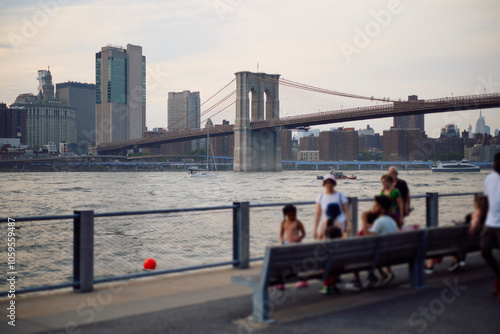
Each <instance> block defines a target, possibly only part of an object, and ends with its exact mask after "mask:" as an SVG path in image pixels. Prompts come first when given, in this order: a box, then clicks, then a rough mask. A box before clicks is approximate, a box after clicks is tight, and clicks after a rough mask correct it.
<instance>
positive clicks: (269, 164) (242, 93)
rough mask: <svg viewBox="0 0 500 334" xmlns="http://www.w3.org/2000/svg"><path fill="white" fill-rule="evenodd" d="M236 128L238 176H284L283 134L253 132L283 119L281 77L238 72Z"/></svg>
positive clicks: (235, 147) (235, 141) (267, 129)
mask: <svg viewBox="0 0 500 334" xmlns="http://www.w3.org/2000/svg"><path fill="white" fill-rule="evenodd" d="M235 75H236V121H235V124H234V167H233V170H234V171H235V172H281V131H280V130H279V129H269V128H266V129H255V130H254V129H252V125H251V122H256V121H264V120H267V121H269V120H271V119H279V109H280V107H279V77H280V75H279V74H266V73H252V72H238V73H235Z"/></svg>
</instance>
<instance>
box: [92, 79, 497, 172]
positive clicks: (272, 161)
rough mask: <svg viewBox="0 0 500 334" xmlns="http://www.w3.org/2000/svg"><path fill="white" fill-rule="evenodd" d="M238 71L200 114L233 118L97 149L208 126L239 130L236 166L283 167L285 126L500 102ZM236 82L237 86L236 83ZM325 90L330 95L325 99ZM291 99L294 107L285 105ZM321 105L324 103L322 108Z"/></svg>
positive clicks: (134, 145) (196, 133) (180, 137)
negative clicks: (348, 89)
mask: <svg viewBox="0 0 500 334" xmlns="http://www.w3.org/2000/svg"><path fill="white" fill-rule="evenodd" d="M235 75H236V78H235V79H233V80H232V81H231V82H229V83H228V84H227V85H225V86H224V87H223V88H222V89H220V90H219V91H218V92H217V93H216V94H214V95H213V96H211V97H210V98H209V99H208V100H206V101H205V102H204V103H203V104H202V106H203V105H207V106H206V107H205V110H204V111H203V112H202V113H201V114H200V115H201V117H204V118H205V120H206V119H208V118H210V117H214V116H216V115H218V114H220V113H222V112H224V111H227V110H229V109H230V108H232V110H236V115H235V121H234V124H229V125H220V126H216V127H212V128H209V129H201V130H187V131H175V132H174V131H172V132H166V133H162V134H158V135H155V136H151V137H146V138H139V139H133V140H127V141H121V142H113V143H104V144H100V145H99V146H98V147H97V152H98V154H124V153H125V152H127V151H128V150H132V149H133V150H134V151H137V150H139V149H141V148H146V147H150V148H151V147H158V146H159V145H162V144H167V143H175V142H182V141H189V140H194V139H201V138H205V137H207V131H209V135H210V137H217V136H227V135H234V136H235V137H234V140H235V142H234V171H279V170H281V147H280V133H281V130H283V129H293V128H297V127H302V126H313V125H321V124H332V123H343V122H350V121H360V120H367V119H375V118H384V117H394V116H405V115H416V114H432V113H442V112H454V111H460V110H475V109H487V108H498V107H500V94H481V95H467V96H454V97H444V98H438V99H430V100H419V99H416V98H415V99H409V100H406V101H401V100H392V99H390V98H388V97H383V98H380V97H379V98H377V97H373V96H370V97H369V96H362V95H355V94H349V93H343V92H338V91H332V90H328V89H323V88H319V87H314V86H310V85H305V84H301V83H298V82H294V81H291V80H287V79H283V78H280V75H279V74H266V73H252V72H238V73H236V74H235ZM235 84H236V87H235V89H232V88H233V87H234V85H235ZM283 89H286V90H288V91H292V92H293V95H294V96H298V97H299V99H301V100H300V101H297V100H296V99H295V100H294V98H287V99H283V98H281V99H280V91H281V90H283ZM325 96H327V97H330V99H325V98H324V97H325ZM208 102H210V103H211V105H210V106H208V104H207V103H208ZM329 103H331V104H332V105H333V107H332V108H329V105H328V104H329ZM287 104H292V105H293V107H288V106H286V107H283V105H287ZM318 105H321V107H320V108H318V107H317V106H318ZM280 106H281V108H280ZM311 109H316V110H318V109H319V111H316V110H315V111H311ZM283 114H285V115H283ZM289 114H291V115H289Z"/></svg>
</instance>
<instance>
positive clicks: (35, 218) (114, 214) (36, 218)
mask: <svg viewBox="0 0 500 334" xmlns="http://www.w3.org/2000/svg"><path fill="white" fill-rule="evenodd" d="M474 194H475V193H460V194H440V195H439V196H440V197H441V196H442V197H451V196H467V195H474ZM426 197H428V195H415V196H411V198H426ZM358 201H359V202H369V201H372V199H371V198H360V199H358ZM287 204H293V205H311V204H315V202H313V201H306V202H283V203H269V204H251V205H250V207H251V208H258V207H273V206H283V205H287ZM236 207H237V206H236V205H223V206H212V207H201V208H184V209H182V208H181V209H165V210H145V211H123V212H103V213H95V214H94V217H96V218H99V217H101V218H102V217H117V216H137V215H153V214H165V213H177V212H193V211H212V210H228V209H234V208H236ZM77 217H78V215H60V216H33V217H18V218H15V217H10V219H14V220H15V221H16V222H27V221H45V220H64V219H74V218H77ZM8 221H9V218H0V223H7V222H8Z"/></svg>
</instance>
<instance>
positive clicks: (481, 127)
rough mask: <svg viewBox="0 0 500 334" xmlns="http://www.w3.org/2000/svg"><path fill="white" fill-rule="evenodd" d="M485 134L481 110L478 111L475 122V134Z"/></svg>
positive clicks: (484, 122)
mask: <svg viewBox="0 0 500 334" xmlns="http://www.w3.org/2000/svg"><path fill="white" fill-rule="evenodd" d="M485 132H486V121H485V120H484V116H483V113H482V111H481V110H479V118H478V119H477V122H476V133H480V134H484V133H485Z"/></svg>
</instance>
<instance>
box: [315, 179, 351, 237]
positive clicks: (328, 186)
mask: <svg viewBox="0 0 500 334" xmlns="http://www.w3.org/2000/svg"><path fill="white" fill-rule="evenodd" d="M336 185H337V181H335V179H334V177H333V175H331V174H327V175H326V176H325V177H324V179H323V186H324V187H325V193H324V194H321V195H319V196H318V198H317V199H316V215H315V217H314V230H313V237H314V239H316V240H321V239H324V238H325V230H326V223H327V221H328V216H327V212H326V210H327V208H328V204H330V203H337V204H339V206H340V211H341V212H340V215H339V216H338V217H337V218H336V219H335V222H334V225H335V226H337V227H338V228H340V230H341V231H342V233H347V234H349V233H350V231H351V219H350V217H349V204H348V203H347V197H346V196H345V195H344V194H343V193H341V192H337V191H335V186H336Z"/></svg>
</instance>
